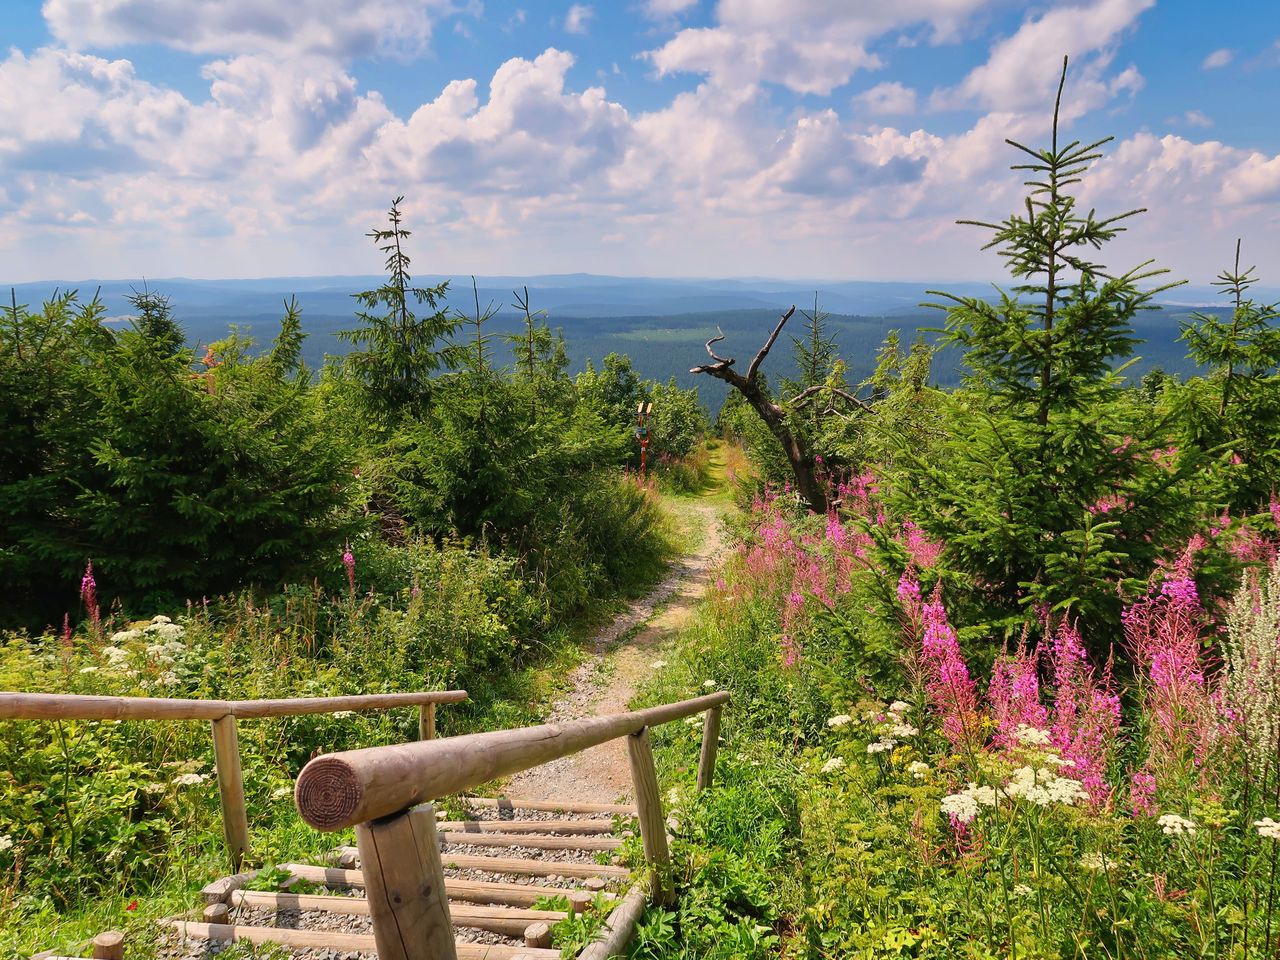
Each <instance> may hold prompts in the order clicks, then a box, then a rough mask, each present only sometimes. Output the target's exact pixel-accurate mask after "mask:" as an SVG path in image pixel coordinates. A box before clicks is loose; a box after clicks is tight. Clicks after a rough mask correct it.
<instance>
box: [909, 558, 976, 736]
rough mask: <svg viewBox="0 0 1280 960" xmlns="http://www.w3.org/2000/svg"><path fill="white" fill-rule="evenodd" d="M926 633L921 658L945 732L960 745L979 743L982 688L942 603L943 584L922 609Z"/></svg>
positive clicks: (937, 587)
mask: <svg viewBox="0 0 1280 960" xmlns="http://www.w3.org/2000/svg"><path fill="white" fill-rule="evenodd" d="M920 614H921V621H922V624H923V628H924V629H923V636H922V637H921V641H920V659H921V664H922V666H923V667H924V669H925V690H926V692H927V693H928V695H929V702H930V705H931V706H932V707H933V710H934V712H935V713H936V714H937V715H938V716H939V717H940V718H941V720H942V732H943V733H944V734H945V735H946V737H947V739H948V740H950V741H951V743H952V745H953V746H955V747H957V748H959V747H964V746H969V747H973V746H976V742H975V737H976V734H977V731H978V722H979V714H978V690H977V685H976V684H975V683H974V682H973V678H972V677H971V676H970V675H969V667H968V665H967V664H966V663H965V661H964V656H963V655H962V654H961V652H960V641H959V639H958V638H957V637H956V632H955V630H953V629H952V627H951V624H950V622H949V621H948V620H947V611H946V608H945V607H943V605H942V584H941V583H939V584H938V585H937V586H936V587H935V588H934V591H933V599H932V600H931V601H930V602H928V603H926V604H924V605H923V606H922V608H921V611H920Z"/></svg>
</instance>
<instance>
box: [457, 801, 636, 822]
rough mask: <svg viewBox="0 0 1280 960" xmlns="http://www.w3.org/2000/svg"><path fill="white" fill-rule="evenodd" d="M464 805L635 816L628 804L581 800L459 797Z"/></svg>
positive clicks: (634, 809) (632, 807)
mask: <svg viewBox="0 0 1280 960" xmlns="http://www.w3.org/2000/svg"><path fill="white" fill-rule="evenodd" d="M458 799H459V800H461V801H462V802H463V803H464V804H468V805H470V806H473V807H491V808H496V809H498V810H540V811H543V812H547V813H616V814H618V815H620V816H624V817H634V816H636V808H635V807H634V806H633V805H632V804H629V803H588V802H585V801H581V800H521V799H520V798H518V797H459V798H458Z"/></svg>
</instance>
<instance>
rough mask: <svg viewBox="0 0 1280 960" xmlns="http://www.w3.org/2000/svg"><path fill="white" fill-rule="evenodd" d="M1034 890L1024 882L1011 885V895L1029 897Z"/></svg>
mask: <svg viewBox="0 0 1280 960" xmlns="http://www.w3.org/2000/svg"><path fill="white" fill-rule="evenodd" d="M1034 894H1035V891H1034V890H1032V889H1031V888H1030V887H1028V886H1027V885H1026V884H1025V883H1015V884H1014V885H1013V895H1014V896H1015V897H1030V896H1033V895H1034Z"/></svg>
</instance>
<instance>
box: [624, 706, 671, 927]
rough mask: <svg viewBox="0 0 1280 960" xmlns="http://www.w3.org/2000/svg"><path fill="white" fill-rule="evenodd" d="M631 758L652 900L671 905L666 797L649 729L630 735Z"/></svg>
mask: <svg viewBox="0 0 1280 960" xmlns="http://www.w3.org/2000/svg"><path fill="white" fill-rule="evenodd" d="M627 756H628V758H629V759H630V760H631V783H632V788H633V789H634V791H635V795H636V808H637V810H639V813H640V815H639V820H640V838H641V839H642V840H643V841H644V858H645V860H646V861H648V864H649V896H650V897H651V898H652V899H653V902H654V903H658V904H663V905H669V904H671V903H673V902H674V901H675V889H674V888H673V886H672V884H671V882H670V876H669V874H670V872H671V852H670V851H669V850H668V849H667V824H666V819H665V818H664V817H663V815H662V795H661V794H660V793H659V792H658V770H657V768H656V767H655V766H654V764H653V748H652V747H651V746H650V744H649V728H648V727H644V728H642V729H641V730H640V732H639V733H633V734H630V735H628V737H627Z"/></svg>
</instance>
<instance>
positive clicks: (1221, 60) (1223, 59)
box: [1200, 47, 1235, 70]
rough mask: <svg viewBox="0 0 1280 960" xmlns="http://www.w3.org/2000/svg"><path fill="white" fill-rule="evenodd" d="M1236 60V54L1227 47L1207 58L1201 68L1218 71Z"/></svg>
mask: <svg viewBox="0 0 1280 960" xmlns="http://www.w3.org/2000/svg"><path fill="white" fill-rule="evenodd" d="M1234 59H1235V54H1234V53H1233V52H1232V51H1231V50H1228V49H1227V48H1226V47H1223V48H1222V49H1221V50H1215V51H1213V53H1211V54H1209V55H1208V56H1207V57H1205V58H1204V62H1203V63H1202V64H1200V66H1201V67H1202V68H1204V69H1205V70H1217V69H1219V68H1221V67H1225V66H1227V65H1228V64H1230V63H1231V61H1232V60H1234Z"/></svg>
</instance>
